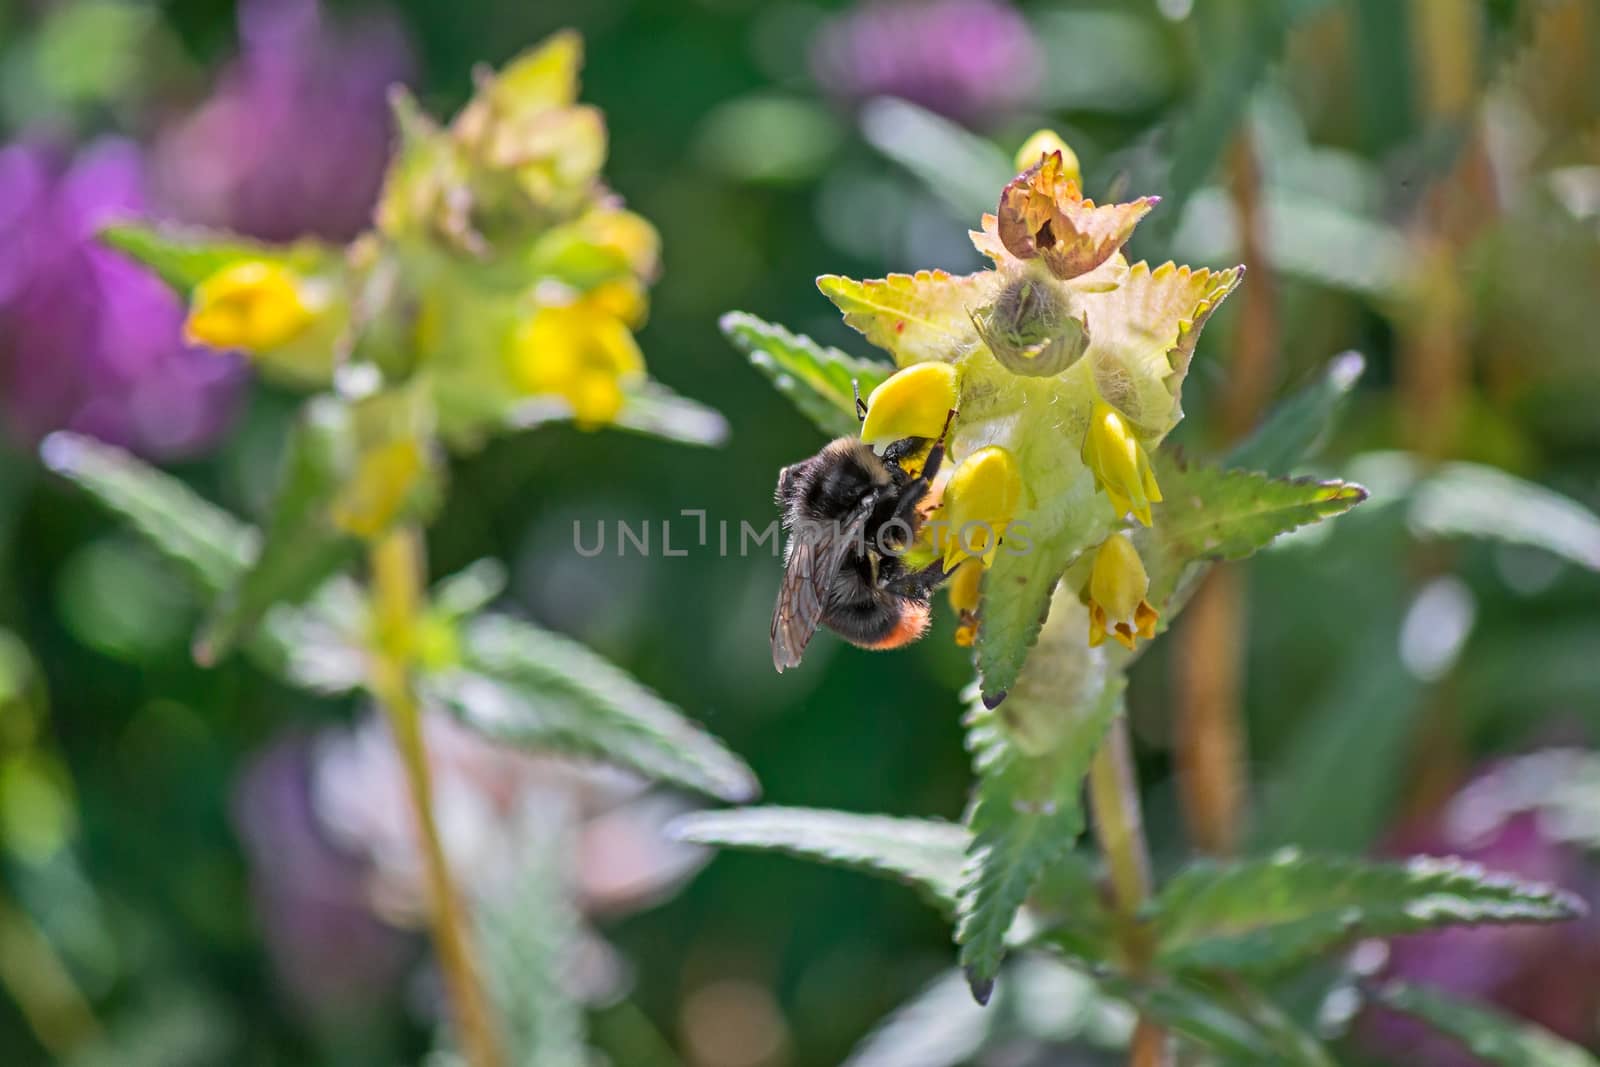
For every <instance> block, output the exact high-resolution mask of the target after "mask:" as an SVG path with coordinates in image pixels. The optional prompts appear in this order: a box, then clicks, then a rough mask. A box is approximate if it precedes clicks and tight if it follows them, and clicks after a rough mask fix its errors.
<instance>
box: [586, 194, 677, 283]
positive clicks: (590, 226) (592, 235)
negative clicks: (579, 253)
mask: <svg viewBox="0 0 1600 1067" xmlns="http://www.w3.org/2000/svg"><path fill="white" fill-rule="evenodd" d="M578 228H579V230H580V231H582V232H583V234H584V235H585V236H586V237H587V238H588V239H589V240H591V241H593V242H594V243H595V245H596V246H597V247H599V248H601V249H602V250H604V251H606V252H608V253H610V254H612V255H614V256H616V257H618V258H619V259H620V260H621V261H622V262H623V263H626V264H627V266H628V269H629V270H630V271H632V272H633V274H634V275H635V276H637V277H640V278H652V277H654V276H655V273H656V271H657V269H658V268H659V267H660V264H661V237H660V236H659V235H658V234H657V233H656V228H655V227H654V226H652V225H650V223H649V222H647V221H645V219H644V218H642V217H641V216H639V215H635V214H634V213H633V212H631V211H623V210H621V209H616V208H602V209H599V210H596V211H591V212H590V213H589V214H587V215H585V216H584V217H583V218H581V219H579V220H578Z"/></svg>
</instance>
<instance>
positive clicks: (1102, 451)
mask: <svg viewBox="0 0 1600 1067" xmlns="http://www.w3.org/2000/svg"><path fill="white" fill-rule="evenodd" d="M1082 455H1083V463H1084V466H1086V467H1088V468H1089V469H1090V470H1091V471H1093V472H1094V481H1095V485H1096V486H1097V487H1099V488H1101V489H1104V490H1105V492H1106V496H1107V497H1109V498H1110V499H1111V506H1112V507H1113V508H1115V509H1116V512H1117V515H1118V516H1122V515H1126V514H1127V513H1128V512H1130V511H1131V512H1133V514H1134V515H1135V516H1136V517H1137V518H1138V520H1139V521H1140V522H1142V523H1143V524H1144V525H1146V526H1149V525H1150V523H1151V516H1150V505H1151V504H1153V503H1160V501H1161V487H1160V486H1159V485H1157V484H1156V475H1155V471H1153V470H1152V469H1151V467H1150V457H1149V455H1147V454H1146V453H1145V450H1144V446H1143V445H1141V444H1140V443H1139V439H1138V438H1137V437H1135V436H1134V434H1133V429H1132V428H1131V427H1130V426H1129V425H1128V420H1127V419H1124V418H1123V417H1122V413H1121V412H1119V411H1118V410H1117V409H1116V408H1114V407H1112V406H1111V405H1110V404H1108V403H1106V402H1105V401H1104V400H1101V399H1098V398H1097V399H1096V400H1095V402H1094V408H1093V410H1092V412H1091V413H1090V415H1089V432H1088V433H1087V434H1085V435H1084V438H1083V453H1082Z"/></svg>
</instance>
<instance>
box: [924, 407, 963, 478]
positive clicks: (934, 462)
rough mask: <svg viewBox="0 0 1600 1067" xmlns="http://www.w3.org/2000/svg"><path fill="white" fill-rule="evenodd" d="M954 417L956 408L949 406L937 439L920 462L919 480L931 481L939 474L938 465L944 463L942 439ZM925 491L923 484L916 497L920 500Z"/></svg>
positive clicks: (948, 431)
mask: <svg viewBox="0 0 1600 1067" xmlns="http://www.w3.org/2000/svg"><path fill="white" fill-rule="evenodd" d="M955 417H956V409H955V408H951V409H950V410H949V412H948V413H946V414H945V417H944V429H942V430H940V431H939V439H938V440H937V441H935V442H934V443H933V447H932V448H930V449H928V458H927V459H926V460H924V461H923V463H922V478H921V480H922V481H924V482H932V481H933V480H934V479H935V478H936V477H938V476H939V467H940V465H942V464H943V463H944V439H945V437H946V436H947V435H948V434H949V433H950V423H951V422H953V421H954V420H955ZM927 491H928V487H927V486H926V485H924V486H923V487H922V492H921V493H918V494H917V499H918V500H921V499H922V494H923V493H926V492H927Z"/></svg>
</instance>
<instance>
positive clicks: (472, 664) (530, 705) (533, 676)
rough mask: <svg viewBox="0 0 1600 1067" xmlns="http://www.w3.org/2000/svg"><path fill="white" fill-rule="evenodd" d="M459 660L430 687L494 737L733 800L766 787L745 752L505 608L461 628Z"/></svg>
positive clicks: (608, 665) (585, 652)
mask: <svg viewBox="0 0 1600 1067" xmlns="http://www.w3.org/2000/svg"><path fill="white" fill-rule="evenodd" d="M461 650H462V651H461V657H462V664H463V667H462V669H461V670H454V671H447V672H443V673H440V674H437V675H433V676H431V677H430V678H428V679H427V680H426V683H425V684H426V686H427V687H428V689H429V690H430V691H431V692H432V693H433V694H434V695H435V696H436V697H438V698H439V699H441V700H442V701H443V702H444V703H445V704H446V705H447V706H448V707H449V708H450V710H451V711H452V712H453V713H454V714H455V715H456V716H457V717H458V718H459V719H460V720H461V721H462V722H463V723H465V724H466V725H467V726H469V727H471V728H472V729H474V730H476V731H478V732H479V733H481V734H483V735H484V736H486V737H488V738H489V739H490V740H493V741H498V742H502V743H505V744H512V745H522V746H527V747H530V748H544V749H550V750H553V751H561V752H569V753H573V754H576V755H583V756H591V757H596V758H599V759H603V760H606V761H608V762H611V763H615V764H617V765H619V766H622V767H627V768H630V769H632V770H635V771H638V772H639V773H641V774H644V775H646V776H647V777H650V778H656V779H660V780H662V781H668V782H673V783H676V784H678V785H681V786H684V787H685V788H688V789H694V790H698V791H699V792H702V793H707V794H709V795H711V796H714V797H718V798H720V799H722V800H728V801H735V802H738V801H747V800H750V799H752V798H753V797H755V795H756V794H757V792H758V791H759V787H758V786H757V784H756V780H755V776H754V775H753V774H752V773H751V772H750V768H749V767H747V766H745V764H744V761H742V760H741V759H739V757H738V756H735V755H734V754H733V753H732V752H729V751H728V750H727V749H726V748H724V747H723V745H722V744H721V742H719V741H717V740H716V739H715V738H714V737H712V736H711V735H710V734H708V733H706V732H705V731H704V730H702V729H701V728H700V727H699V726H698V725H696V724H695V723H694V722H691V721H690V720H689V719H687V718H685V717H684V716H683V715H682V713H680V712H679V711H678V709H676V708H674V707H673V706H672V705H671V704H668V703H667V702H666V701H664V700H662V699H661V698H660V697H659V696H657V695H656V694H655V693H654V692H652V691H651V690H649V689H647V688H646V687H645V686H643V685H641V684H640V683H639V682H638V681H636V680H634V679H633V678H632V677H630V676H629V675H627V674H626V673H624V672H623V671H622V670H620V669H618V668H617V667H616V666H615V665H614V664H612V663H611V662H610V661H608V660H606V659H604V658H602V657H601V656H599V655H597V654H596V653H594V652H593V651H591V650H590V649H588V648H586V647H584V646H583V645H581V644H579V643H578V642H576V641H573V640H571V639H569V638H566V637H562V636H561V635H559V634H554V633H551V632H550V631H548V630H542V629H540V628H539V627H537V626H534V625H532V624H530V623H526V622H521V621H518V620H516V619H511V618H508V617H506V616H503V615H485V616H482V617H480V618H477V619H474V620H471V621H470V622H468V623H466V624H465V625H464V626H463V628H462V632H461Z"/></svg>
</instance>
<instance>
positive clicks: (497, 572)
mask: <svg viewBox="0 0 1600 1067" xmlns="http://www.w3.org/2000/svg"><path fill="white" fill-rule="evenodd" d="M505 588H506V565H505V564H504V563H501V562H500V561H499V560H497V559H493V558H488V559H480V560H475V561H473V562H472V563H469V564H468V565H467V566H465V567H463V568H462V569H461V570H459V571H456V572H455V573H454V574H451V575H448V576H447V577H444V578H441V579H439V580H438V581H437V582H435V583H434V584H433V588H432V589H431V590H430V591H429V593H428V602H429V607H430V608H431V609H432V610H433V611H434V612H435V613H437V614H439V615H442V616H443V617H445V618H447V619H464V618H466V617H467V616H468V615H472V614H475V613H477V612H479V611H482V610H483V609H484V608H486V607H488V606H489V604H490V602H491V601H493V600H494V598H495V597H497V596H499V595H500V594H501V593H503V592H505Z"/></svg>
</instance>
